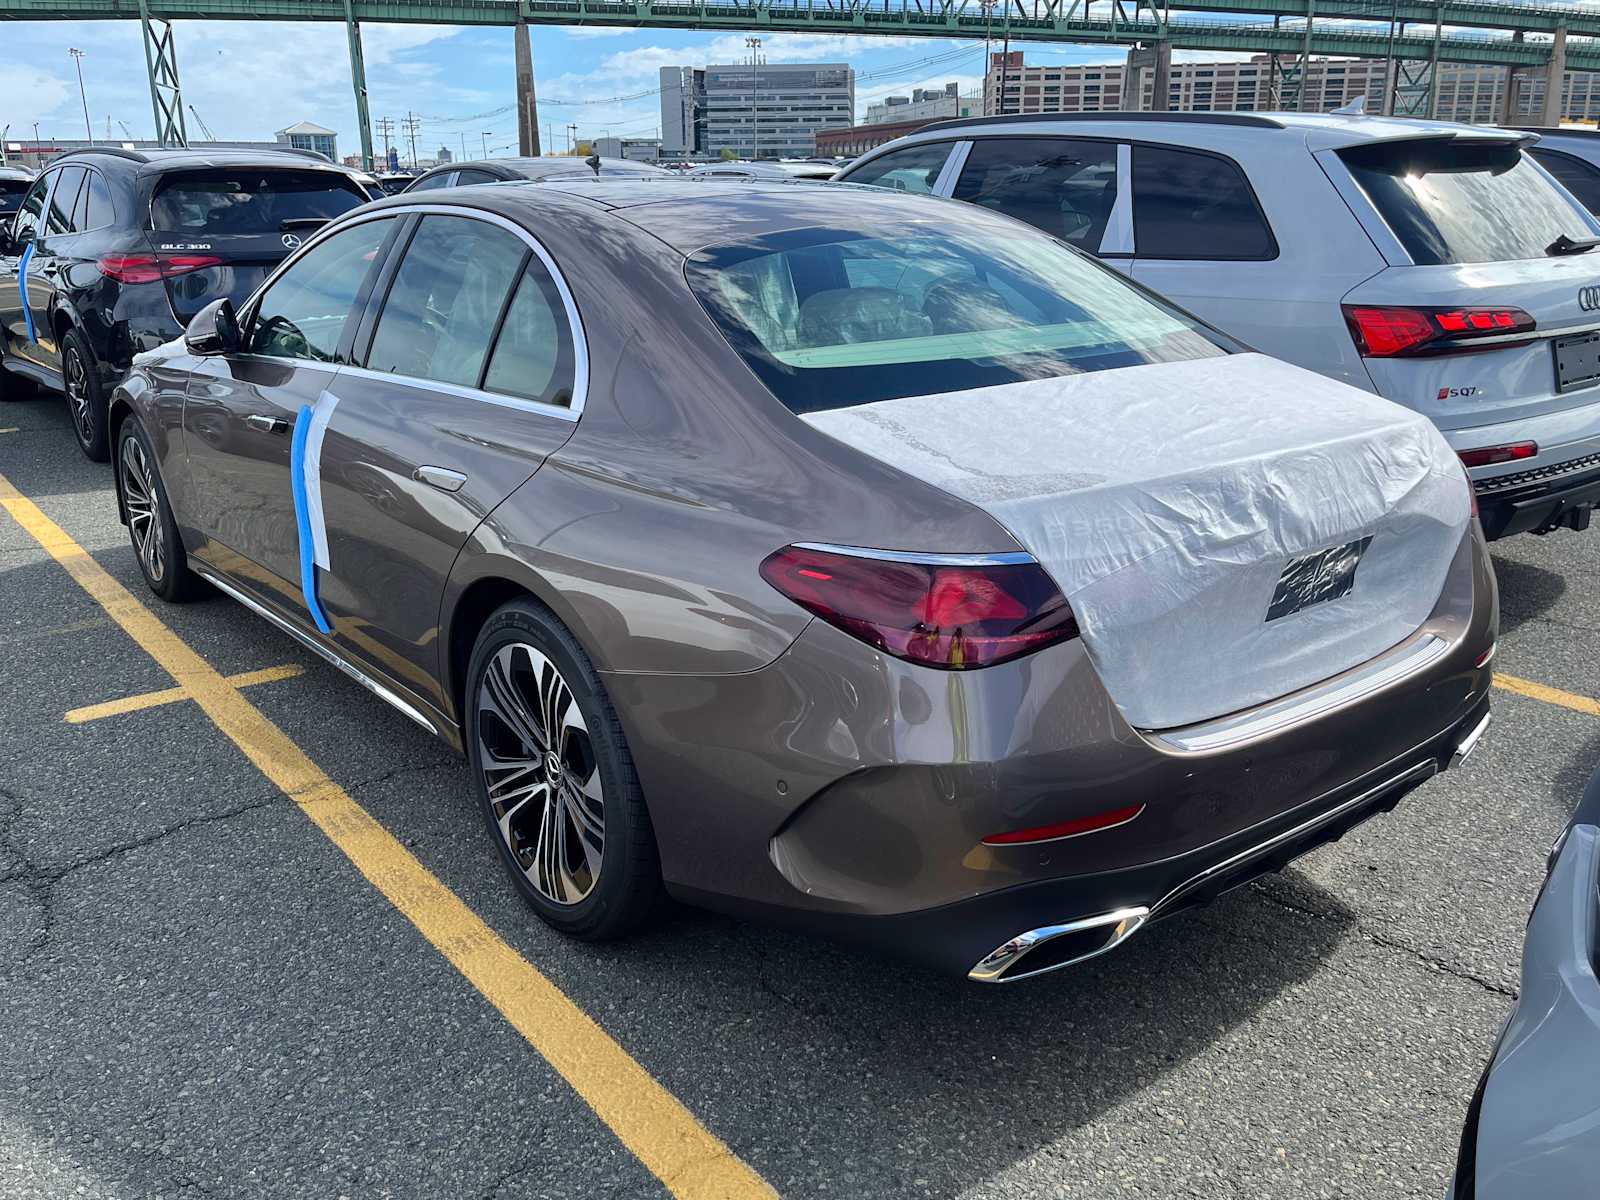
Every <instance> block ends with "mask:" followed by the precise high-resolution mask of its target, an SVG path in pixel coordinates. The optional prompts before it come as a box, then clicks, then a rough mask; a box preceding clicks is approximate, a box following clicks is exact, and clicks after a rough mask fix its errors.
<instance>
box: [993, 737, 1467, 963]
mask: <svg viewBox="0 0 1600 1200" xmlns="http://www.w3.org/2000/svg"><path fill="white" fill-rule="evenodd" d="M1488 723H1489V718H1488V717H1487V716H1485V717H1484V719H1483V720H1482V721H1480V722H1479V723H1478V725H1477V726H1476V727H1475V728H1474V729H1473V731H1472V732H1471V733H1469V734H1467V736H1466V737H1465V738H1463V739H1462V741H1461V745H1462V746H1467V753H1468V754H1470V753H1471V752H1472V746H1475V745H1476V744H1477V740H1478V738H1480V737H1481V736H1482V735H1483V730H1484V728H1485V727H1486V726H1487V725H1488ZM1469 743H1470V745H1469ZM1457 753H1458V754H1459V753H1460V751H1459V749H1458V750H1457ZM1456 761H1457V759H1455V758H1452V759H1451V762H1452V764H1454V763H1455V762H1456ZM1438 773H1439V764H1438V763H1437V762H1435V761H1434V760H1433V759H1431V758H1430V759H1428V760H1427V761H1426V762H1420V763H1417V764H1416V765H1415V766H1412V767H1410V768H1408V769H1407V770H1404V771H1401V772H1400V773H1399V774H1398V775H1394V776H1391V777H1390V778H1388V779H1386V780H1384V781H1383V782H1382V783H1379V784H1376V785H1374V786H1373V787H1370V788H1367V789H1366V790H1365V791H1363V792H1362V793H1361V794H1360V795H1357V796H1352V797H1351V798H1350V799H1348V800H1346V801H1344V802H1343V803H1342V804H1338V805H1335V806H1334V807H1333V808H1330V809H1328V810H1326V811H1325V812H1320V813H1318V814H1317V815H1316V816H1314V817H1311V818H1310V819H1309V820H1305V821H1302V822H1301V823H1300V824H1298V825H1296V826H1294V827H1293V828H1290V829H1285V830H1283V831H1282V832H1280V833H1276V834H1274V835H1273V836H1272V837H1270V838H1267V839H1266V840H1265V841H1263V842H1258V843H1257V844H1256V845H1254V846H1250V847H1248V848H1247V849H1244V850H1241V851H1239V853H1237V854H1234V855H1232V856H1231V857H1229V858H1225V859H1223V860H1222V861H1221V862H1218V863H1212V864H1211V865H1210V866H1209V867H1207V868H1206V869H1205V870H1203V871H1201V872H1199V873H1198V874H1196V875H1193V876H1191V877H1190V878H1188V879H1186V880H1184V881H1183V882H1182V883H1180V884H1178V886H1177V887H1175V888H1173V889H1172V890H1171V891H1169V892H1167V894H1166V895H1164V896H1162V897H1161V898H1160V899H1159V900H1157V901H1156V902H1155V903H1154V904H1151V905H1150V906H1149V907H1142V906H1140V907H1133V908H1119V909H1116V910H1115V911H1113V912H1108V913H1101V914H1099V915H1097V916H1092V917H1084V918H1082V919H1080V920H1076V921H1068V922H1065V923H1064V924H1060V925H1043V926H1040V927H1039V928H1038V929H1030V930H1028V931H1027V932H1025V933H1019V934H1018V935H1017V936H1016V937H1014V938H1012V939H1010V940H1009V941H1007V942H1006V943H1004V944H1003V945H1001V946H997V947H996V948H995V949H993V950H991V951H990V952H989V953H988V954H986V955H984V957H983V958H982V959H980V960H979V961H978V964H977V965H976V966H975V967H973V968H972V970H970V971H968V972H967V978H968V979H970V980H972V981H973V982H975V983H1015V982H1016V981H1018V980H1021V979H1032V978H1034V977H1035V976H1037V975H1044V974H1046V973H1048V972H1050V971H1059V970H1060V969H1061V968H1062V967H1070V966H1074V965H1075V964H1077V963H1081V962H1087V961H1088V960H1089V959H1091V958H1097V957H1099V956H1100V955H1102V954H1104V953H1105V952H1106V951H1108V950H1114V949H1115V948H1116V947H1118V946H1120V945H1121V944H1122V943H1123V942H1125V941H1127V940H1128V939H1129V938H1130V937H1132V936H1133V935H1134V934H1135V933H1137V932H1138V931H1139V930H1140V929H1141V928H1143V927H1144V926H1145V925H1146V924H1147V923H1148V922H1149V921H1150V920H1151V919H1153V918H1154V917H1157V916H1159V915H1160V913H1161V910H1162V909H1163V908H1167V907H1169V906H1170V905H1171V904H1172V903H1173V902H1174V901H1176V900H1178V899H1179V898H1180V897H1181V896H1183V895H1184V894H1185V893H1187V892H1189V891H1192V890H1193V889H1194V888H1197V887H1199V886H1201V885H1202V884H1204V883H1206V882H1208V881H1210V880H1212V879H1215V878H1216V877H1217V876H1219V875H1223V874H1226V873H1227V872H1228V871H1230V870H1232V869H1233V868H1234V867H1237V866H1239V865H1241V864H1243V863H1246V862H1249V861H1250V860H1251V859H1253V858H1259V857H1261V856H1262V855H1265V854H1270V853H1271V852H1272V851H1273V850H1275V849H1277V848H1278V847H1279V846H1282V845H1284V844H1286V843H1288V842H1292V841H1294V840H1295V839H1296V838H1298V837H1300V836H1301V835H1303V834H1306V833H1309V832H1311V831H1312V830H1314V829H1316V828H1318V827H1319V826H1322V825H1327V824H1331V823H1332V822H1334V821H1337V820H1338V819H1339V818H1341V817H1343V816H1346V815H1347V814H1349V813H1351V812H1353V811H1356V810H1358V809H1360V808H1361V807H1362V806H1363V805H1365V804H1368V803H1370V802H1371V801H1372V800H1374V799H1376V798H1377V797H1379V796H1381V795H1383V794H1384V793H1385V792H1388V791H1391V790H1393V789H1395V788H1400V787H1404V786H1406V785H1407V784H1412V785H1413V786H1414V785H1415V784H1420V783H1423V782H1424V781H1426V780H1428V779H1431V778H1432V777H1433V776H1435V775H1437V774H1438ZM1106 926H1112V927H1114V928H1113V929H1112V932H1111V935H1110V937H1109V940H1108V941H1107V942H1106V944H1105V945H1103V946H1100V947H1098V948H1097V949H1095V950H1091V951H1090V952H1089V953H1087V954H1082V955H1079V956H1077V957H1076V958H1069V959H1066V960H1064V961H1062V962H1058V963H1051V964H1050V965H1049V966H1048V967H1041V968H1040V969H1039V970H1037V971H1019V972H1017V973H1016V974H1014V975H1009V976H1007V975H1005V972H1006V971H1007V970H1009V969H1010V968H1012V967H1014V966H1016V964H1017V962H1018V960H1020V959H1021V958H1023V957H1024V956H1025V955H1027V954H1029V953H1031V952H1032V951H1034V950H1036V949H1038V948H1039V947H1040V946H1042V945H1044V944H1045V943H1046V942H1050V941H1054V940H1055V939H1056V938H1058V937H1061V936H1063V935H1064V934H1069V933H1081V932H1083V931H1084V930H1089V929H1098V928H1103V927H1106ZM1002 976H1005V977H1004V978H1002Z"/></svg>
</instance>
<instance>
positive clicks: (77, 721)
mask: <svg viewBox="0 0 1600 1200" xmlns="http://www.w3.org/2000/svg"><path fill="white" fill-rule="evenodd" d="M304 672H305V668H304V667H301V666H296V665H295V664H293V663H286V664H284V665H283V666H281V667H263V668H262V669H261V670H259V671H246V672H244V673H243V674H242V675H229V676H228V677H227V680H228V682H229V683H231V684H233V686H234V687H236V688H246V687H254V686H255V685H256V684H258V683H276V682H277V681H278V680H280V679H293V678H294V677H295V676H296V675H300V674H303V673H304ZM187 699H189V693H188V692H186V691H184V690H183V689H182V688H181V687H175V688H162V689H161V691H159V692H145V693H144V694H143V695H139V696H124V697H123V698H122V699H121V700H107V701H106V702H105V703H104V704H86V705H84V706H83V707H82V708H74V709H72V710H71V711H69V712H68V713H67V715H66V717H65V720H66V721H67V723H68V724H70V725H82V724H83V723H84V722H85V721H98V720H99V719H100V718H101V717H117V716H121V715H122V714H123V713H131V712H139V711H141V710H143V709H146V708H156V707H157V706H159V705H162V704H176V703H177V702H178V701H179V700H187Z"/></svg>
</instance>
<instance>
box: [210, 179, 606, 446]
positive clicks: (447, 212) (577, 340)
mask: <svg viewBox="0 0 1600 1200" xmlns="http://www.w3.org/2000/svg"><path fill="white" fill-rule="evenodd" d="M410 213H420V214H424V215H426V214H428V213H438V214H441V215H443V216H447V217H461V218H463V219H465V220H473V221H485V222H487V223H489V224H490V225H498V226H499V227H500V228H502V229H504V230H506V231H507V232H509V233H511V234H513V235H515V236H516V237H518V238H520V239H521V240H522V241H523V242H524V243H526V245H527V246H528V248H529V249H530V250H532V251H533V253H534V255H535V256H536V257H537V258H538V259H539V261H540V262H541V263H543V264H544V269H545V270H546V271H548V272H549V273H550V278H551V279H552V280H553V281H554V282H555V285H556V291H557V292H559V293H560V295H561V306H562V308H563V309H565V310H566V314H567V327H568V329H569V330H570V332H571V336H572V359H573V363H572V403H571V404H570V405H568V406H566V407H565V408H563V407H562V406H561V405H559V404H544V403H542V402H540V401H537V400H527V399H524V398H523V397H521V396H505V395H501V394H500V393H499V392H486V391H481V390H480V389H478V388H469V387H461V386H459V385H457V384H451V383H440V382H439V381H438V380H436V379H419V378H416V377H414V376H409V375H396V374H393V373H392V372H389V371H373V370H370V369H369V368H367V367H358V366H355V365H354V364H351V363H337V364H322V363H317V362H315V360H312V359H305V360H301V359H276V360H274V361H280V362H291V363H300V362H302V361H304V362H307V363H312V364H313V365H317V366H322V365H333V366H337V367H338V369H339V370H340V371H342V372H349V373H350V374H351V375H355V376H358V377H360V378H363V379H374V380H394V381H395V382H397V383H403V384H405V385H407V386H409V387H426V388H436V389H439V390H441V391H445V392H448V393H450V394H451V395H455V396H461V397H463V398H465V399H468V400H481V401H486V402H487V403H490V404H497V405H500V406H501V407H502V408H513V409H517V410H519V411H522V412H531V413H538V414H540V415H542V416H553V417H557V418H559V419H561V420H563V421H576V420H577V419H578V418H579V417H580V416H581V415H582V414H583V408H584V404H585V403H586V402H587V400H588V397H589V339H588V335H587V334H586V333H585V332H584V328H583V317H582V316H581V315H580V314H579V312H578V303H577V301H576V300H574V299H573V296H572V289H571V288H570V287H568V286H567V280H566V277H565V276H564V275H562V273H561V268H560V267H558V266H557V265H556V260H555V259H554V258H552V257H551V256H550V252H549V251H548V250H546V249H545V248H544V245H543V244H542V243H541V242H540V241H539V239H538V238H536V237H534V236H533V234H531V233H529V232H528V231H527V230H526V229H524V228H523V227H522V226H520V225H518V224H517V223H516V222H515V221H512V220H509V219H508V218H506V217H502V216H501V215H500V214H499V213H492V212H486V211H484V210H483V209H481V208H469V207H467V206H466V205H456V204H437V203H434V204H428V203H418V204H397V205H395V206H393V207H392V208H380V209H377V210H375V211H373V212H369V213H362V214H361V215H360V216H358V217H352V218H351V219H349V220H342V219H337V218H336V219H335V220H334V221H332V222H330V223H329V224H327V225H324V226H323V227H322V228H321V229H319V230H317V232H316V233H315V234H313V235H312V236H311V237H309V238H307V239H306V241H305V244H304V245H302V246H301V247H300V248H299V249H298V250H297V251H295V252H294V253H293V254H291V255H290V256H289V257H288V258H286V259H284V260H283V262H281V263H279V264H278V268H277V270H275V271H273V272H272V274H270V275H268V276H267V277H266V279H264V280H262V282H261V286H260V287H258V288H256V290H255V291H254V292H253V293H251V295H250V299H248V300H246V301H245V303H244V305H243V306H242V307H241V308H240V310H239V311H240V313H241V314H242V315H241V316H240V326H241V327H243V326H245V325H246V324H248V323H249V322H250V321H253V320H254V319H255V312H256V305H257V304H258V303H259V302H260V300H261V298H262V297H263V296H265V295H266V293H267V289H268V288H270V287H272V285H273V284H274V283H276V282H277V281H278V279H279V277H280V276H282V275H283V273H284V272H285V271H287V270H288V269H289V268H290V267H291V266H293V265H294V264H295V263H297V262H299V261H300V259H301V257H302V256H303V255H305V254H308V253H310V252H311V250H312V249H313V248H314V247H316V246H317V245H319V244H320V243H321V242H322V240H323V239H324V238H328V237H332V236H333V235H334V234H336V233H339V232H341V231H342V230H345V229H349V228H350V227H351V226H354V225H361V224H365V223H366V222H368V221H381V220H385V219H389V218H393V217H401V216H405V215H407V214H410ZM370 302H371V301H370V300H369V301H368V303H370ZM378 315H379V318H380V319H381V318H382V315H383V314H382V313H381V311H380V313H379V314H378ZM374 328H376V326H374ZM493 350H494V347H492V346H491V347H490V354H491V356H492V354H493ZM251 357H253V358H264V357H267V356H265V355H252V356H251Z"/></svg>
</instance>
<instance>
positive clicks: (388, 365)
mask: <svg viewBox="0 0 1600 1200" xmlns="http://www.w3.org/2000/svg"><path fill="white" fill-rule="evenodd" d="M527 252H528V251H527V247H526V246H525V245H524V244H523V243H522V240H521V239H520V238H518V237H516V236H515V235H513V234H511V233H509V232H507V231H506V230H504V229H501V228H499V227H498V226H496V225H491V224H490V223H489V222H487V221H479V220H475V219H473V218H471V217H446V216H435V215H429V216H426V217H423V218H422V223H421V224H420V225H419V226H418V227H417V232H416V234H415V235H414V236H413V237H412V239H411V243H410V245H408V246H407V247H406V252H405V258H404V259H402V260H401V263H400V269H399V270H398V271H396V272H395V276H394V283H393V284H392V285H390V288H389V295H388V297H387V298H386V299H385V300H384V302H383V312H382V313H381V315H380V316H379V317H378V324H377V328H376V329H375V330H374V332H373V336H372V349H371V350H370V351H369V352H368V354H367V363H366V365H367V367H368V369H370V370H373V371H384V372H388V373H390V374H395V375H409V376H411V377H412V378H414V379H432V380H435V381H437V382H439V383H451V384H455V385H457V386H459V387H477V386H478V383H479V381H480V379H481V378H482V375H483V365H484V360H485V359H487V358H488V357H489V342H490V340H491V339H492V338H493V337H494V330H495V325H496V324H497V323H498V322H499V320H500V314H501V312H502V311H503V310H504V309H505V306H506V300H507V298H508V297H509V296H510V295H511V287H512V285H513V284H514V283H516V281H517V276H518V275H519V274H520V272H521V269H522V260H523V258H524V257H525V256H526V254H527Z"/></svg>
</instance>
